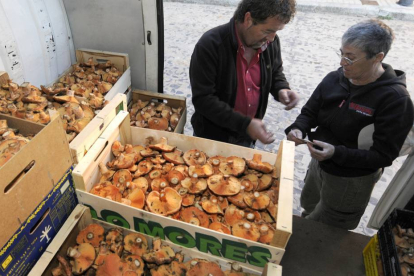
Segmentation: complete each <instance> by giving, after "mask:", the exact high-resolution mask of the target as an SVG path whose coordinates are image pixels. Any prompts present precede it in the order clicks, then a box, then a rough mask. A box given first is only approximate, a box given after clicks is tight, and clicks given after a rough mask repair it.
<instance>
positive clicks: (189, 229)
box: [73, 111, 295, 269]
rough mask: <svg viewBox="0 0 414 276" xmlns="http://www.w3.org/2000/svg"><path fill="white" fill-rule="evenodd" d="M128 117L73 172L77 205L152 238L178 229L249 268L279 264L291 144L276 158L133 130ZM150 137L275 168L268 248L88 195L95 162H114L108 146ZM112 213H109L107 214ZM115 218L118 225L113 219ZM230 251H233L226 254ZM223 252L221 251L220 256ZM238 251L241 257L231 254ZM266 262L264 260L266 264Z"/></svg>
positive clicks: (288, 203)
mask: <svg viewBox="0 0 414 276" xmlns="http://www.w3.org/2000/svg"><path fill="white" fill-rule="evenodd" d="M129 124H130V120H129V114H128V113H127V112H123V111H121V112H120V113H119V114H118V115H117V117H116V118H115V119H114V120H113V121H112V123H111V125H110V126H108V128H107V129H106V130H105V132H104V133H103V134H102V136H101V137H100V138H99V139H98V140H97V141H96V143H95V144H94V146H93V147H92V148H91V149H90V150H89V152H88V154H87V155H86V156H85V157H84V159H83V160H82V161H81V162H80V163H79V164H78V166H76V168H75V169H74V172H73V177H74V182H75V186H76V188H77V195H78V199H79V202H80V203H83V204H85V205H87V206H89V207H91V209H92V211H93V213H94V214H95V215H96V217H98V218H99V219H102V220H106V221H108V222H112V223H122V225H123V226H124V227H126V228H132V229H134V230H136V231H139V232H143V233H146V234H150V235H162V236H164V235H165V236H166V237H167V238H169V240H172V241H173V242H176V243H177V241H174V238H172V237H168V235H169V234H168V233H170V231H172V229H179V230H180V231H181V232H182V233H181V234H182V236H186V237H188V238H189V244H187V246H189V247H196V248H198V249H199V250H200V251H202V252H203V253H208V252H210V253H212V254H216V255H220V254H221V255H220V256H222V257H223V258H227V259H230V260H232V261H239V262H241V263H245V265H246V266H249V267H251V268H254V269H257V268H260V269H263V267H264V265H265V263H266V262H267V261H270V262H274V263H277V264H279V263H280V261H281V259H282V256H283V254H284V252H285V247H286V245H287V242H288V240H289V237H290V235H291V234H292V209H293V172H294V152H295V144H294V143H293V142H290V141H282V143H281V144H280V147H279V151H278V154H277V155H276V154H273V153H269V152H263V151H259V150H254V149H250V148H245V147H240V146H235V145H230V144H226V143H221V142H216V141H212V140H208V139H202V138H198V137H189V136H185V135H181V134H176V133H170V132H162V131H156V130H150V129H145V128H133V127H130V126H129ZM150 136H151V137H153V138H154V139H155V141H158V140H159V139H160V138H161V137H166V138H167V139H168V142H169V144H171V145H175V146H177V147H178V148H179V149H181V150H183V151H187V150H190V149H194V148H197V149H199V150H202V151H204V152H206V154H207V155H209V156H214V155H222V156H232V155H235V156H239V157H244V158H246V159H251V158H252V157H253V154H255V153H259V154H261V155H262V160H263V162H269V163H271V164H275V173H276V177H277V178H279V181H280V189H279V202H278V213H277V224H276V232H275V235H274V238H273V241H272V243H271V245H266V244H261V243H258V242H254V241H249V240H245V239H241V238H238V237H234V236H232V235H227V234H223V233H219V232H216V231H213V230H210V229H206V228H202V227H198V226H194V225H190V224H187V223H185V222H182V221H178V220H174V219H171V218H168V217H163V216H160V215H157V214H154V213H150V212H147V211H145V210H140V209H136V208H134V207H131V206H128V205H124V204H121V203H118V202H115V201H111V200H108V199H105V198H101V197H98V196H95V195H93V194H90V193H89V192H88V191H90V190H91V189H92V187H93V186H94V185H95V184H96V183H98V182H99V177H100V172H99V168H98V164H99V163H100V162H103V163H104V164H106V163H107V162H108V161H110V160H112V159H113V156H112V153H111V145H112V143H113V142H114V141H115V140H119V141H121V143H123V144H125V143H130V144H132V145H139V144H141V145H142V144H144V143H145V139H146V138H147V137H150ZM109 214H111V215H109ZM115 220H116V221H115ZM200 239H201V240H202V242H207V243H208V242H210V243H214V244H216V246H217V248H220V250H218V249H217V248H213V249H211V248H205V247H204V248H203V247H200V248H199V247H197V246H196V244H200V242H201V241H200ZM229 247H232V248H233V249H234V248H236V250H235V251H233V250H227V249H229ZM220 252H222V253H220ZM231 252H233V253H234V252H238V254H241V255H242V257H240V256H235V255H231V254H232V253H231ZM264 260H266V262H264Z"/></svg>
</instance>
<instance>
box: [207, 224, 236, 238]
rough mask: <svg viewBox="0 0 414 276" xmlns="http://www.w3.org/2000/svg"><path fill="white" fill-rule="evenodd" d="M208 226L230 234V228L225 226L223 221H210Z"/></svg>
mask: <svg viewBox="0 0 414 276" xmlns="http://www.w3.org/2000/svg"><path fill="white" fill-rule="evenodd" d="M208 228H209V229H211V230H214V231H217V232H221V233H224V234H229V235H231V230H230V228H229V227H227V226H226V225H225V224H224V223H221V222H218V221H215V222H212V223H211V224H210V226H209V227H208Z"/></svg>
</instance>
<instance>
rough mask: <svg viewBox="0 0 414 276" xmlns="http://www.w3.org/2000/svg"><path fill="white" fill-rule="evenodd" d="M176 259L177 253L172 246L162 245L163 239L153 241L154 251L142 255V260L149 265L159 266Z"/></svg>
mask: <svg viewBox="0 0 414 276" xmlns="http://www.w3.org/2000/svg"><path fill="white" fill-rule="evenodd" d="M174 257H175V253H174V251H173V250H172V248H171V247H170V246H166V245H161V239H159V238H154V239H153V240H152V250H149V251H148V252H147V253H145V254H144V255H142V259H143V260H144V261H146V262H147V263H156V264H157V265H161V264H165V263H170V262H171V261H172V260H173V259H174Z"/></svg>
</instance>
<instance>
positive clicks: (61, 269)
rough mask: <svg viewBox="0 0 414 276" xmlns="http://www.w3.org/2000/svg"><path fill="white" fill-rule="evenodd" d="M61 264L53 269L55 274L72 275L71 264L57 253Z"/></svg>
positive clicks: (57, 275) (56, 275) (59, 275)
mask: <svg viewBox="0 0 414 276" xmlns="http://www.w3.org/2000/svg"><path fill="white" fill-rule="evenodd" d="M56 258H57V259H58V262H59V266H58V267H55V268H53V269H52V275H53V276H62V275H63V276H72V275H73V274H72V269H71V268H70V266H69V263H68V262H67V261H66V259H65V258H63V257H62V256H60V255H57V256H56Z"/></svg>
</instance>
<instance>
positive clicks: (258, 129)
mask: <svg viewBox="0 0 414 276" xmlns="http://www.w3.org/2000/svg"><path fill="white" fill-rule="evenodd" d="M247 134H248V135H249V136H250V138H252V139H253V140H259V141H260V142H262V143H263V144H270V143H272V142H273V141H274V140H275V138H274V137H273V133H271V132H267V130H266V126H265V125H264V123H263V122H262V120H259V119H252V121H251V122H250V124H249V125H248V126H247Z"/></svg>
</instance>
